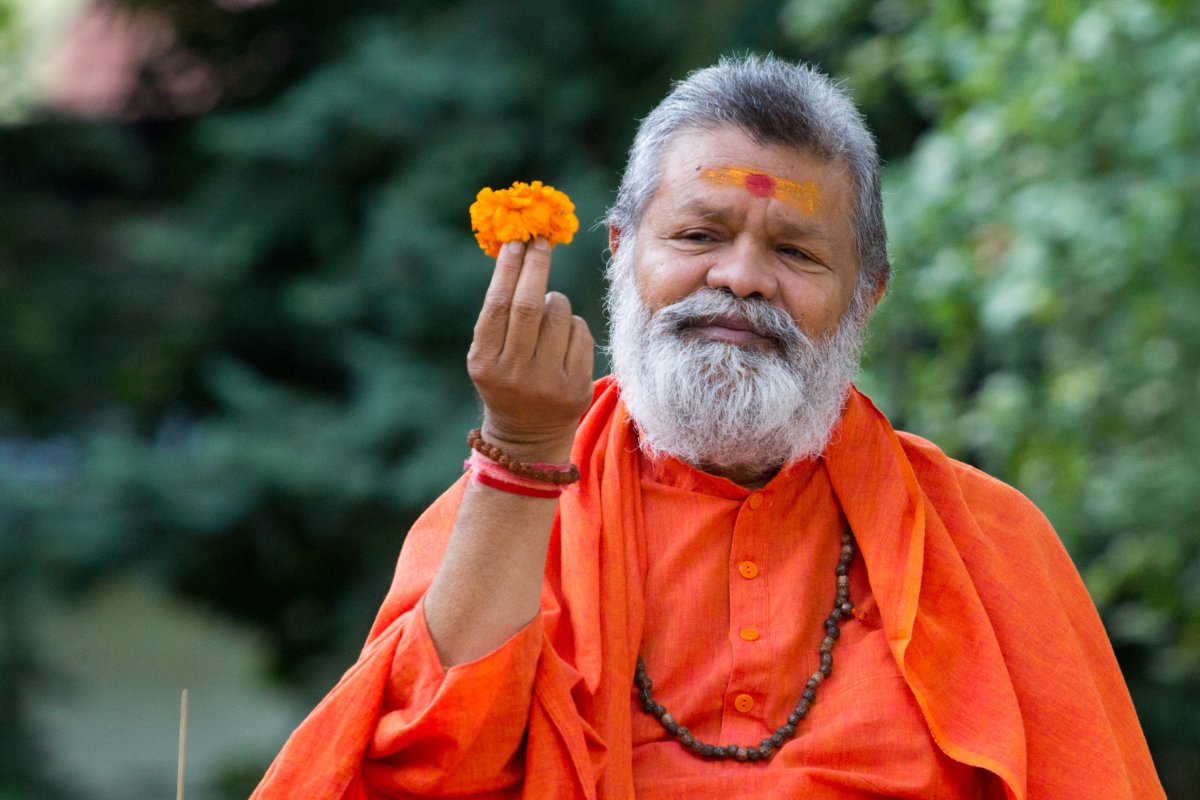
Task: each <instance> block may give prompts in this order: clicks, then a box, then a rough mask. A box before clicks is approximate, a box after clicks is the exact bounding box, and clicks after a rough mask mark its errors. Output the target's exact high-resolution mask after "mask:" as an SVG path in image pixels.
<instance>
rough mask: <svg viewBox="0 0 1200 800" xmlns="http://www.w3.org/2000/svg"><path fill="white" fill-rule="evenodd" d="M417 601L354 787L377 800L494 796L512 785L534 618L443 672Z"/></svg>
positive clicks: (538, 630)
mask: <svg viewBox="0 0 1200 800" xmlns="http://www.w3.org/2000/svg"><path fill="white" fill-rule="evenodd" d="M424 608H425V607H424V599H423V598H422V600H421V601H420V602H419V603H418V604H417V606H416V607H415V608H414V609H412V611H410V612H409V613H407V614H405V615H403V616H402V617H401V618H400V619H398V620H396V623H395V624H400V625H403V626H404V631H403V633H402V634H401V636H400V638H399V641H398V642H397V645H396V652H395V655H394V657H393V659H392V669H391V675H390V677H389V679H388V681H387V684H386V686H385V688H384V693H383V702H382V707H381V709H380V714H379V720H378V724H377V725H376V728H375V732H374V735H373V736H372V737H371V741H370V743H369V745H368V747H367V752H366V754H365V757H364V759H363V778H364V780H365V782H366V783H367V785H368V786H369V787H370V788H371V789H372V790H373V791H374V792H375V793H377V794H380V795H382V796H384V797H408V796H414V795H415V796H419V797H444V796H462V795H479V794H490V793H497V792H499V793H503V792H504V790H506V789H511V788H512V787H515V786H517V785H519V783H520V781H521V775H522V771H523V763H522V761H523V758H522V755H523V754H522V745H523V743H524V739H525V732H526V727H527V723H528V719H529V708H530V703H531V701H532V695H533V680H534V674H535V672H536V669H537V661H538V654H539V652H540V649H541V637H542V626H541V617H540V615H539V616H538V617H535V618H534V620H533V621H531V622H530V623H529V624H528V625H526V626H525V627H524V628H523V629H521V630H520V631H518V632H517V633H516V634H514V635H513V636H512V637H511V638H510V639H508V641H506V642H504V643H503V644H501V645H500V646H499V647H497V648H496V649H495V650H493V651H492V652H490V653H488V654H487V655H484V656H482V657H480V658H478V659H476V660H475V661H471V662H468V663H465V664H458V665H456V666H454V667H451V668H450V669H449V670H445V669H443V667H442V665H441V663H440V662H439V661H438V656H437V651H436V650H435V649H434V645H433V640H432V639H431V638H430V636H429V629H428V628H427V627H426V624H425V610H424Z"/></svg>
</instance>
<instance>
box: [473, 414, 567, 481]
mask: <svg viewBox="0 0 1200 800" xmlns="http://www.w3.org/2000/svg"><path fill="white" fill-rule="evenodd" d="M467 444H469V445H470V446H471V449H472V450H478V451H479V452H480V453H482V454H483V455H485V456H487V457H488V458H490V459H491V460H492V461H495V462H496V463H498V464H500V465H501V466H502V467H504V468H505V469H506V470H508V471H509V472H511V473H512V474H514V475H520V476H521V477H522V478H529V479H530V480H535V481H544V482H546V483H554V484H559V485H563V486H565V485H566V484H568V483H574V482H575V481H577V480H579V467H577V466H575V465H574V464H561V465H559V464H525V463H522V462H520V461H517V460H516V459H514V458H513V457H512V456H510V455H509V454H508V453H506V452H504V451H503V450H501V449H500V448H499V447H497V446H496V445H494V444H492V443H491V442H487V441H485V440H484V438H483V432H482V431H481V430H480V429H479V428H476V429H475V430H473V431H471V432H470V433H468V434H467Z"/></svg>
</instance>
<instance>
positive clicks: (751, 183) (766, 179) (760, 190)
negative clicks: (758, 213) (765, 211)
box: [743, 172, 775, 197]
mask: <svg viewBox="0 0 1200 800" xmlns="http://www.w3.org/2000/svg"><path fill="white" fill-rule="evenodd" d="M743 183H744V185H745V186H746V191H747V192H749V193H750V194H752V195H754V196H755V197H773V196H774V195H775V179H774V178H772V177H771V176H770V175H763V174H762V173H761V172H751V173H750V174H749V175H747V176H746V179H745V181H743Z"/></svg>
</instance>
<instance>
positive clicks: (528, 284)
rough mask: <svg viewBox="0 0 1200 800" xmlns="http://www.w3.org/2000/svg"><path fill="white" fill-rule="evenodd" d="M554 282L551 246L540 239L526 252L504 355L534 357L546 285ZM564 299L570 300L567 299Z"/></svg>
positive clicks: (505, 340)
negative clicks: (551, 278)
mask: <svg viewBox="0 0 1200 800" xmlns="http://www.w3.org/2000/svg"><path fill="white" fill-rule="evenodd" d="M549 282H550V243H549V242H547V241H546V240H545V239H543V238H541V237H538V238H537V239H534V240H533V242H532V243H531V244H530V245H529V247H528V248H526V249H525V261H524V263H523V264H522V266H521V268H520V274H519V275H518V276H517V284H516V288H515V289H514V290H513V294H512V307H511V308H510V309H509V313H508V330H507V332H506V334H505V337H504V352H505V354H511V356H512V357H515V358H522V357H523V356H525V355H526V354H530V355H532V353H533V352H534V349H535V347H536V345H537V339H538V331H539V330H540V329H541V323H542V309H543V307H544V306H545V304H546V286H547V285H548V284H549ZM563 299H564V300H565V299H566V298H563Z"/></svg>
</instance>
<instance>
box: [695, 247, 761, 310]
mask: <svg viewBox="0 0 1200 800" xmlns="http://www.w3.org/2000/svg"><path fill="white" fill-rule="evenodd" d="M769 259H770V253H767V252H764V250H763V248H762V247H761V246H760V245H758V244H757V243H755V242H735V243H734V244H733V246H731V247H729V248H726V249H725V251H724V252H722V253H720V254H719V256H718V258H717V261H716V263H714V264H713V265H712V266H711V267H710V268H709V270H708V275H707V276H706V278H707V283H708V286H709V288H711V289H725V290H727V291H729V292H730V293H732V294H733V295H734V296H735V297H743V298H744V297H752V296H754V295H759V296H761V297H762V298H763V299H765V300H772V299H774V297H775V294H776V292H777V291H778V289H779V286H778V281H777V279H776V275H775V271H774V269H773V267H772V265H771V263H770V261H769Z"/></svg>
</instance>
